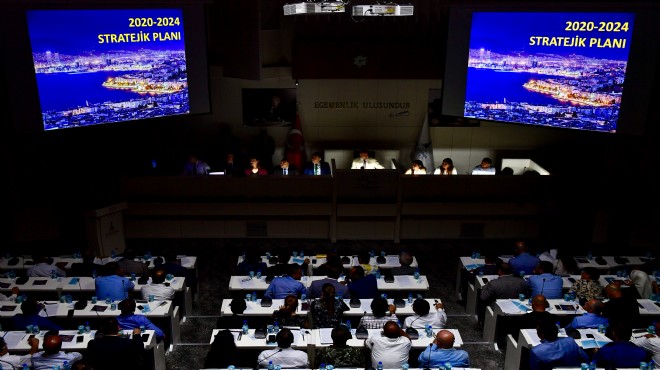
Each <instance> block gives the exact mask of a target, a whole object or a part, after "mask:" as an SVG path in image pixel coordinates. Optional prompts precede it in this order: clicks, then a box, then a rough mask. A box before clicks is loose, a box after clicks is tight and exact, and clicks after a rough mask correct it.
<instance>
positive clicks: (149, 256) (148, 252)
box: [146, 250, 151, 260]
mask: <svg viewBox="0 0 660 370" xmlns="http://www.w3.org/2000/svg"><path fill="white" fill-rule="evenodd" d="M146 256H147V259H148V260H150V259H151V251H150V250H147V254H146Z"/></svg>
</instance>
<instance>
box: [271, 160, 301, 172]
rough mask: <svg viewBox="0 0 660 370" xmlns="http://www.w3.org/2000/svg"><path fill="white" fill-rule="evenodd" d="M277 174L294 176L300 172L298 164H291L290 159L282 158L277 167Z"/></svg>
mask: <svg viewBox="0 0 660 370" xmlns="http://www.w3.org/2000/svg"><path fill="white" fill-rule="evenodd" d="M275 174H276V175H282V176H293V175H297V174H298V169H297V168H296V166H294V165H292V164H290V163H289V160H288V159H286V158H282V160H281V161H280V166H279V167H278V168H276V169H275Z"/></svg>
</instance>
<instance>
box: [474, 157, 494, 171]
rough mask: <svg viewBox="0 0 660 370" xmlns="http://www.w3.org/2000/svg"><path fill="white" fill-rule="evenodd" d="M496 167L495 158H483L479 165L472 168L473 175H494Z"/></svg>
mask: <svg viewBox="0 0 660 370" xmlns="http://www.w3.org/2000/svg"><path fill="white" fill-rule="evenodd" d="M495 172H496V171H495V167H493V160H492V159H490V158H484V159H482V160H481V163H480V164H479V165H478V166H475V167H474V168H473V169H472V174H473V175H494V174H495Z"/></svg>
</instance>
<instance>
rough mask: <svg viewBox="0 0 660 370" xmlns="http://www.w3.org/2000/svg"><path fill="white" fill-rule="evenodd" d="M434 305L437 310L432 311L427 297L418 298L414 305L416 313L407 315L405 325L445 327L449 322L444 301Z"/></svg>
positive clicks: (416, 327)
mask: <svg viewBox="0 0 660 370" xmlns="http://www.w3.org/2000/svg"><path fill="white" fill-rule="evenodd" d="M434 307H435V312H431V305H430V304H429V302H428V301H426V300H425V299H416V300H415V302H413V305H412V309H413V312H415V315H413V316H408V317H406V320H405V321H404V323H403V327H404V328H410V327H412V328H415V329H424V328H426V326H427V325H431V327H433V328H438V329H442V328H444V327H445V324H446V323H447V314H446V313H445V306H444V305H443V304H442V303H436V304H435V306H434Z"/></svg>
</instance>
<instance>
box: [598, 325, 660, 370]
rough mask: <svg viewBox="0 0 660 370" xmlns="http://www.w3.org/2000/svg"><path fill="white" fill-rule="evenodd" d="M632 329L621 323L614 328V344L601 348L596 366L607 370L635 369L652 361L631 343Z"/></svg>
mask: <svg viewBox="0 0 660 370" xmlns="http://www.w3.org/2000/svg"><path fill="white" fill-rule="evenodd" d="M630 337H632V329H631V328H630V327H629V326H627V325H626V324H624V323H622V322H620V323H618V324H617V325H616V326H614V327H612V342H610V343H607V344H606V345H604V346H602V347H600V348H599V349H598V351H597V352H596V353H595V354H594V358H593V360H594V361H596V366H598V367H604V368H606V369H622V368H626V367H628V368H635V367H638V366H639V363H640V362H647V361H649V360H650V359H651V356H650V354H649V353H647V352H646V351H645V350H644V349H643V348H640V347H638V346H636V345H635V344H634V343H632V342H630Z"/></svg>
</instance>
